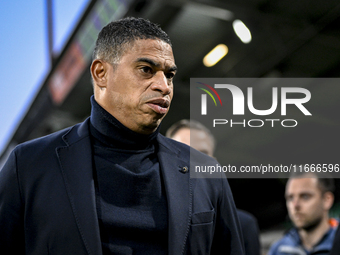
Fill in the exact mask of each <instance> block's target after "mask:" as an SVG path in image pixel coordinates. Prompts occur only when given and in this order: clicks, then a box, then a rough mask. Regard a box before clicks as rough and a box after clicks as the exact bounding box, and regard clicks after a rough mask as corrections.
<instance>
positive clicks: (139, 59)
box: [136, 58, 160, 67]
mask: <svg viewBox="0 0 340 255" xmlns="http://www.w3.org/2000/svg"><path fill="white" fill-rule="evenodd" d="M136 62H146V63H148V64H150V65H152V66H156V67H159V66H160V64H159V63H156V62H155V61H153V60H152V59H149V58H138V59H137V60H136Z"/></svg>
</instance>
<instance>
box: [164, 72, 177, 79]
mask: <svg viewBox="0 0 340 255" xmlns="http://www.w3.org/2000/svg"><path fill="white" fill-rule="evenodd" d="M165 76H166V78H167V79H169V80H171V79H172V78H174V76H175V74H174V73H167V74H166V75H165Z"/></svg>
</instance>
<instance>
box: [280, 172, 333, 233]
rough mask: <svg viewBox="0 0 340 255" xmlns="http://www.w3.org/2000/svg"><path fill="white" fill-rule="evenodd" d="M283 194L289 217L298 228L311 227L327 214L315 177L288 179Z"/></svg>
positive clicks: (322, 195)
mask: <svg viewBox="0 0 340 255" xmlns="http://www.w3.org/2000/svg"><path fill="white" fill-rule="evenodd" d="M285 196H286V205H287V209H288V213H289V217H290V219H291V220H292V221H293V223H294V225H295V226H296V227H297V228H298V229H305V230H309V229H313V228H314V227H316V226H317V225H319V223H320V222H321V221H322V219H323V218H324V217H327V215H328V208H327V205H326V203H327V202H326V201H325V199H324V194H323V193H322V191H321V190H320V188H319V185H318V179H317V178H312V177H307V178H293V179H290V180H289V181H288V183H287V186H286V194H285Z"/></svg>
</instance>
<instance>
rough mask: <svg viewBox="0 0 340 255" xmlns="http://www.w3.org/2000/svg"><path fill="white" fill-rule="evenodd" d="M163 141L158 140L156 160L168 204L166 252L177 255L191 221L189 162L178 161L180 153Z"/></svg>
mask: <svg viewBox="0 0 340 255" xmlns="http://www.w3.org/2000/svg"><path fill="white" fill-rule="evenodd" d="M163 139H164V138H160V139H159V142H160V145H159V152H158V158H159V162H160V166H161V172H162V176H163V181H164V185H165V191H166V196H167V202H168V226H169V231H168V234H169V236H168V238H169V243H168V245H169V247H168V250H169V255H178V254H183V252H184V247H185V243H186V239H187V236H188V233H189V225H190V221H191V213H192V190H191V179H190V174H189V168H188V167H189V163H190V162H189V160H188V161H183V160H182V159H180V158H179V153H180V152H179V151H178V150H177V149H175V148H171V147H169V146H167V145H165V144H164V143H163V142H162V140H163ZM170 148H171V149H170ZM174 158H175V159H174Z"/></svg>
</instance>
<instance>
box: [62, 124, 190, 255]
mask: <svg viewBox="0 0 340 255" xmlns="http://www.w3.org/2000/svg"><path fill="white" fill-rule="evenodd" d="M63 140H64V142H65V143H66V146H64V147H59V148H57V150H56V152H57V154H58V159H59V162H60V166H61V172H62V175H63V178H64V182H65V186H66V190H67V194H68V196H69V201H70V203H71V206H72V210H73V215H74V217H75V220H76V222H77V226H78V229H79V232H80V234H81V237H82V239H83V242H84V245H85V247H86V249H87V251H88V254H101V253H102V251H101V240H100V231H99V225H98V216H97V211H96V197H95V184H94V178H93V170H92V166H93V160H92V148H91V141H90V134H89V119H87V120H86V121H85V122H83V123H82V124H78V125H76V126H75V127H73V128H72V129H70V131H69V132H68V133H66V134H65V135H64V136H63ZM157 140H158V143H159V150H158V158H159V162H160V168H161V174H162V176H163V181H164V186H165V191H166V195H167V203H168V226H169V229H168V239H169V242H168V250H169V254H170V255H171V254H173V255H177V254H182V253H183V252H184V247H185V243H186V239H187V236H188V233H189V225H190V221H191V213H192V190H191V187H192V185H191V181H192V180H191V179H190V174H189V164H190V162H189V160H188V159H189V157H186V159H184V156H183V155H181V154H182V153H181V151H179V150H178V149H177V148H176V147H175V146H174V145H173V143H171V142H170V141H169V139H168V138H165V137H163V136H162V135H160V134H159V135H158V137H157ZM179 242H180V243H179Z"/></svg>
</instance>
